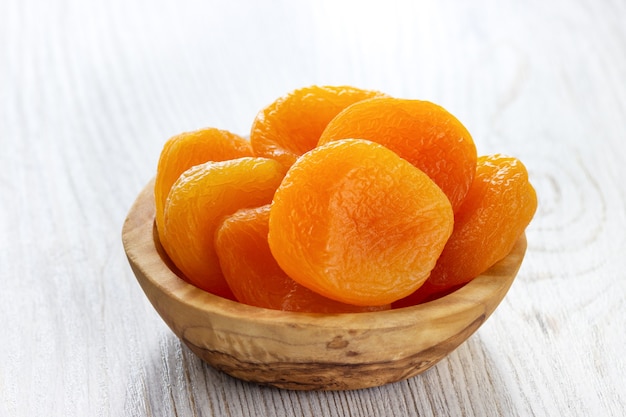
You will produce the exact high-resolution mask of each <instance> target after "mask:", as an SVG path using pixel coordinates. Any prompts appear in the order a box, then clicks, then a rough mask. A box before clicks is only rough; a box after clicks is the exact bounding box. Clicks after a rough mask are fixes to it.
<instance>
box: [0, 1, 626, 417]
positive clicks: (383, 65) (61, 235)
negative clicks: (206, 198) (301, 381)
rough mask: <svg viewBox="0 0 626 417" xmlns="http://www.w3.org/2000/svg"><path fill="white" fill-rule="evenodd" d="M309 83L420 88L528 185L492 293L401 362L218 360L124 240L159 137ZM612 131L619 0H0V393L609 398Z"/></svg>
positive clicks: (143, 405) (52, 400) (57, 397)
mask: <svg viewBox="0 0 626 417" xmlns="http://www.w3.org/2000/svg"><path fill="white" fill-rule="evenodd" d="M310 84H351V85H355V86H359V87H363V88H373V89H378V90H382V91H385V92H387V93H389V94H392V95H395V96H402V97H409V98H419V99H426V100H431V101H434V102H437V103H439V104H441V105H443V106H444V107H446V108H447V109H448V110H450V111H451V112H452V113H454V114H455V115H456V116H457V117H458V118H459V119H461V120H462V121H463V122H464V123H465V124H466V126H467V127H468V128H469V130H470V131H471V132H472V134H473V136H474V139H475V141H476V143H477V146H478V149H479V152H480V153H490V152H503V153H509V154H513V155H515V156H518V157H519V158H521V159H522V160H523V161H524V162H525V164H526V165H527V167H528V169H529V171H530V174H531V178H532V181H533V183H534V185H535V186H536V189H537V191H538V195H539V201H540V207H539V209H538V212H537V215H536V218H535V219H534V222H533V223H532V225H531V227H530V228H529V230H528V241H529V249H528V253H527V258H526V260H525V263H524V265H523V266H522V269H521V271H520V274H519V276H518V279H517V280H516V282H515V283H514V285H513V287H512V289H511V291H510V293H509V294H508V296H507V298H506V299H505V300H504V302H503V303H502V304H501V306H500V307H499V309H498V310H496V312H495V313H494V315H493V316H492V317H491V318H490V319H489V321H488V322H487V323H486V324H485V325H484V326H483V327H482V328H481V329H480V330H479V331H478V332H477V333H476V334H475V335H474V336H473V337H472V338H471V339H470V340H469V341H468V342H466V343H465V344H463V345H462V346H461V347H459V348H458V349H457V350H456V351H455V352H454V353H453V354H452V355H450V356H449V357H448V358H447V359H445V360H444V361H442V362H440V363H439V364H438V365H437V366H436V367H434V368H433V369H431V370H430V371H428V372H426V373H425V374H423V375H421V376H418V377H415V378H412V379H410V380H408V381H404V382H399V383H396V384H391V385H388V386H384V387H380V388H373V389H368V390H362V391H354V392H330V393H325V392H300V393H298V392H289V391H280V390H276V389H271V388H264V387H259V386H256V385H252V384H247V383H242V382H240V381H237V380H234V379H232V378H230V377H227V376H225V375H223V374H221V373H219V372H216V371H215V370H213V369H211V368H209V367H208V366H206V365H204V364H202V363H201V362H200V361H199V360H198V359H196V357H194V356H193V355H192V354H191V353H190V351H189V350H187V349H186V348H185V347H183V346H181V344H180V343H179V342H178V340H177V339H176V338H175V337H174V336H173V335H172V334H171V333H170V331H169V330H168V329H167V328H166V327H165V325H164V324H163V323H162V322H161V320H160V319H159V318H158V316H157V315H156V313H155V312H154V310H153V309H152V307H151V306H150V305H149V303H148V302H147V300H146V299H145V297H144V296H143V294H142V292H141V290H140V288H139V286H138V285H137V283H136V281H135V280H134V277H133V275H132V273H131V271H130V268H129V267H128V264H127V261H126V259H125V256H124V252H123V249H122V244H121V239H120V232H121V227H122V222H123V220H124V217H125V215H126V212H127V210H128V209H129V207H130V205H131V203H132V202H133V200H134V198H135V196H136V194H137V193H138V191H139V190H140V189H141V188H142V186H143V185H144V184H145V183H146V182H147V181H148V180H149V179H150V178H151V177H152V176H153V174H154V169H155V165H156V161H157V157H158V153H159V151H160V148H161V146H162V144H163V142H164V141H165V140H166V139H167V138H168V137H170V136H172V135H174V134H176V133H179V132H182V131H186V130H193V129H197V128H200V127H205V126H215V127H220V128H223V129H229V130H232V131H235V132H239V133H243V134H246V133H247V131H248V129H249V127H250V124H251V121H252V118H253V117H254V115H255V114H256V112H257V111H258V110H259V109H260V108H261V107H263V106H264V105H266V104H268V103H269V102H270V101H272V100H273V99H274V98H276V97H277V96H279V95H282V94H283V93H286V92H287V91H290V90H292V89H294V88H297V87H302V86H306V85H310ZM625 141H626V2H624V1H622V0H570V1H565V0H528V1H515V0H503V1H497V2H496V1H488V0H477V1H461V0H458V1H456V0H443V1H433V0H415V1H394V0H386V1H385V2H372V1H354V2H346V1H340V0H318V1H311V2H295V1H287V0H284V1H276V2H273V3H270V2H260V1H258V2H257V1H254V0H248V1H235V0H230V1H200V0H197V1H193V0H176V1H174V0H171V1H166V0H152V1H148V0H144V1H134V0H96V1H80V0H41V1H37V0H0V320H1V327H0V416H3V417H4V416H174V415H175V416H180V417H183V416H313V415H325V416H374V415H386V416H405V415H419V416H434V415H452V416H459V415H467V416H472V415H475V416H502V415H506V416H531V415H535V416H548V415H549V416H588V415H593V416H622V415H625V414H626V388H625V384H624V382H625V375H626V359H625V358H626V331H625V324H626V308H625V302H626V260H625V259H626V256H625V252H626V209H625V208H626V205H625V202H626V185H625V178H626V162H625V160H626V145H625Z"/></svg>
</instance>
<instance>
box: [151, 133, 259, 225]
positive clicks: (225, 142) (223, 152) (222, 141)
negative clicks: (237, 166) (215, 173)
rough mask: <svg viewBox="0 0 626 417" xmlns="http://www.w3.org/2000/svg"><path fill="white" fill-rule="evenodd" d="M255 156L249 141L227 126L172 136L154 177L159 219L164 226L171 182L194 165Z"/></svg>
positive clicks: (158, 222)
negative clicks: (166, 202) (164, 210)
mask: <svg viewBox="0 0 626 417" xmlns="http://www.w3.org/2000/svg"><path fill="white" fill-rule="evenodd" d="M244 156H252V147H251V146H250V142H248V141H247V140H245V139H244V138H242V137H241V136H238V135H235V134H234V133H230V132H228V131H226V130H220V129H215V128H207V129H201V130H196V131H193V132H186V133H181V134H180V135H176V136H174V137H172V138H170V139H169V140H168V141H167V142H165V145H164V146H163V150H162V151H161V155H160V157H159V162H158V165H157V172H156V178H155V181H154V201H155V205H156V223H157V230H158V231H159V233H161V231H162V230H163V209H164V207H165V201H166V200H167V196H168V194H169V192H170V189H171V188H172V185H173V184H174V182H176V180H177V179H178V177H180V175H181V174H182V173H183V172H185V171H186V170H187V169H189V168H191V167H192V166H194V165H198V164H202V163H204V162H208V161H226V160H228V159H235V158H241V157H244Z"/></svg>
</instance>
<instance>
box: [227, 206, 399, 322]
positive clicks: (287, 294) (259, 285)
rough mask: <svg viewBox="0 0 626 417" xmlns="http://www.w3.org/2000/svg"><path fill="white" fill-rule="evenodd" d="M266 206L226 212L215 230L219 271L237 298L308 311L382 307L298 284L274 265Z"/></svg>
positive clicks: (280, 307)
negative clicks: (355, 302)
mask: <svg viewBox="0 0 626 417" xmlns="http://www.w3.org/2000/svg"><path fill="white" fill-rule="evenodd" d="M269 215H270V206H269V205H264V206H261V207H257V208H248V209H241V210H239V211H237V212H236V213H234V214H232V215H230V216H227V217H226V218H225V219H224V220H223V221H222V223H221V225H220V226H219V227H218V229H217V232H216V234H215V250H216V252H217V255H218V258H219V261H220V266H221V268H222V272H223V274H224V277H225V278H226V281H227V282H228V285H229V287H230V289H231V290H232V291H233V294H234V295H235V298H236V299H237V301H239V302H242V303H245V304H249V305H253V306H257V307H263V308H271V309H275V310H286V311H300V312H308V313H355V312H362V311H379V310H382V309H388V308H389V307H390V306H389V305H387V306H383V307H360V306H354V305H349V304H344V303H340V302H338V301H334V300H330V299H328V298H326V297H323V296H321V295H319V294H317V293H315V292H313V291H311V290H309V289H308V288H306V287H304V286H302V285H300V284H298V283H297V282H295V281H294V280H293V279H291V278H289V276H287V274H285V272H284V271H283V270H282V269H281V268H280V266H278V263H276V260H275V259H274V257H273V256H272V253H271V252H270V247H269V244H268V242H267V235H268V231H269Z"/></svg>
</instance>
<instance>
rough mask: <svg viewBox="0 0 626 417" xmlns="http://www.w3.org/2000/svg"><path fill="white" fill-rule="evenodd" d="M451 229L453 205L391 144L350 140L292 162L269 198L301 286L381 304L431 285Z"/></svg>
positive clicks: (273, 245)
mask: <svg viewBox="0 0 626 417" xmlns="http://www.w3.org/2000/svg"><path fill="white" fill-rule="evenodd" d="M452 227H453V213H452V208H451V205H450V202H449V200H448V198H447V197H446V196H445V194H444V193H443V192H442V191H441V189H440V188H439V187H438V186H437V185H436V184H435V183H434V182H433V181H432V180H431V179H430V178H429V177H428V176H427V175H426V174H424V173H423V172H422V171H421V170H420V169H418V168H416V167H415V166H413V165H411V164H410V163H409V162H407V161H406V160H404V159H402V158H400V157H399V156H398V155H397V154H396V153H394V152H392V151H390V150H389V149H387V148H386V147H384V146H381V145H379V144H377V143H374V142H371V141H366V140H359V139H348V140H338V141H334V142H330V143H327V144H326V145H323V146H319V147H317V148H315V149H313V150H311V151H309V152H307V153H305V154H304V155H303V156H301V157H300V158H299V159H298V160H297V161H296V162H295V163H294V164H293V166H292V167H291V169H290V170H289V171H288V172H287V174H286V176H285V178H284V179H283V182H282V183H281V185H280V186H279V187H278V189H277V190H276V194H275V195H274V199H273V201H272V206H271V210H270V220H269V236H268V241H269V246H270V249H271V252H272V254H273V256H274V258H275V259H276V261H277V262H278V264H279V265H280V267H281V268H282V269H283V270H284V271H285V272H286V273H287V275H289V276H290V277H291V278H292V279H294V280H295V281H296V282H298V283H300V284H301V285H304V286H305V287H307V288H309V289H311V290H313V291H315V292H317V293H319V294H321V295H323V296H325V297H328V298H331V299H334V300H337V301H340V302H343V303H348V304H354V305H363V306H366V305H384V304H388V303H391V302H393V301H395V300H397V299H399V298H402V297H404V296H406V295H408V294H410V293H412V292H413V291H415V289H416V288H417V287H419V286H420V285H421V284H422V283H423V282H424V280H425V279H426V278H427V277H428V275H429V273H430V271H431V269H432V268H433V267H434V265H435V262H436V260H437V257H438V256H439V254H440V253H441V250H442V249H443V246H444V244H445V242H446V241H447V239H448V237H449V236H450V233H451V232H452Z"/></svg>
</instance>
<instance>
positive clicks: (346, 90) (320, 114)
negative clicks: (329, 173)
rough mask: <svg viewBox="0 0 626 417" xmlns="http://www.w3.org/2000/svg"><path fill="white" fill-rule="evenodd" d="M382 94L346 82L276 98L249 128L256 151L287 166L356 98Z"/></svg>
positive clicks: (361, 98)
mask: <svg viewBox="0 0 626 417" xmlns="http://www.w3.org/2000/svg"><path fill="white" fill-rule="evenodd" d="M377 96H383V94H382V93H380V92H377V91H369V90H363V89H359V88H354V87H348V86H311V87H305V88H300V89H298V90H294V91H292V92H290V93H289V94H287V95H285V96H283V97H280V98H278V99H276V100H275V101H274V102H273V103H271V104H270V105H268V106H267V107H265V108H264V109H262V110H261V111H260V112H259V113H258V114H257V116H256V118H255V120H254V122H253V124H252V129H251V132H250V143H251V144H252V148H253V149H254V152H255V155H257V156H262V157H267V158H274V159H277V160H278V161H280V162H281V163H282V164H283V165H285V166H286V167H289V166H291V165H292V164H293V163H294V162H295V160H296V159H297V158H298V157H299V156H300V155H302V154H303V153H305V152H307V151H309V150H311V149H313V148H314V147H315V146H316V145H317V141H318V139H319V137H320V134H321V133H322V131H323V130H324V128H325V127H326V125H327V124H328V122H329V121H330V120H331V119H332V118H333V117H335V116H336V115H337V113H339V112H340V111H341V110H343V109H344V108H346V107H347V106H349V105H350V104H353V103H355V102H357V101H360V100H364V99H367V98H372V97H377Z"/></svg>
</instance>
